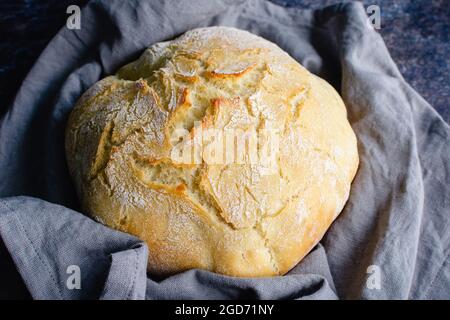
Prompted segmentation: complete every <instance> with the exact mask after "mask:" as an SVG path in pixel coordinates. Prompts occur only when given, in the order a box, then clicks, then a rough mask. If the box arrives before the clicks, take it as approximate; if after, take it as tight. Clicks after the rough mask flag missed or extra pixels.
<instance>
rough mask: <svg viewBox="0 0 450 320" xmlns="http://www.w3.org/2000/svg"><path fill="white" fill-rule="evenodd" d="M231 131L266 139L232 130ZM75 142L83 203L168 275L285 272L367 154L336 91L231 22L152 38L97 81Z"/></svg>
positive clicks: (74, 117)
mask: <svg viewBox="0 0 450 320" xmlns="http://www.w3.org/2000/svg"><path fill="white" fill-rule="evenodd" d="M209 129H214V131H211V130H210V131H208V130H209ZM205 132H213V134H209V135H208V134H205ZM223 132H238V133H239V135H241V136H242V135H243V134H244V136H245V134H247V133H251V134H249V135H247V136H246V137H257V139H258V140H256V142H255V143H253V142H254V141H253V140H252V138H249V139H248V140H245V139H244V140H239V137H238V136H237V135H236V136H233V140H232V141H231V143H230V144H227V143H228V142H230V141H229V140H227V139H225V138H224V137H227V136H226V135H225V134H221V133H223ZM267 132H270V133H275V134H274V135H273V137H278V138H279V140H278V143H277V142H276V141H275V140H276V139H274V140H270V139H269V138H268V137H269V135H268V134H267ZM255 133H256V135H252V134H255ZM219 136H220V137H221V138H220V139H219ZM236 137H237V138H236ZM271 137H272V136H271ZM236 139H237V140H236ZM238 140H239V141H240V142H239V141H238ZM269 140H270V144H269ZM224 141H228V142H224ZM242 141H244V147H242V145H241V147H242V148H240V147H239V143H242ZM252 141H253V142H252ZM274 141H275V142H274ZM252 143H253V144H252ZM211 146H215V147H217V146H224V148H223V149H220V148H217V149H211ZM252 146H253V147H255V148H252ZM208 148H209V149H208ZM207 149H208V150H207ZM185 150H188V151H187V154H188V155H189V156H188V157H185V155H186V153H184V155H183V152H185ZM211 150H215V151H211ZM251 150H256V158H255V157H254V155H253V156H252V155H250V153H251V152H250V151H251ZM263 150H264V152H266V153H264V154H263ZM267 150H269V152H268V153H267ZM269 153H270V154H269ZM66 154H67V160H68V164H69V169H70V172H71V175H72V177H73V179H74V182H75V186H76V189H77V192H78V195H79V198H80V201H81V204H82V206H83V209H84V210H85V211H86V212H88V213H89V214H91V215H92V216H93V217H94V218H96V219H97V220H98V221H100V222H101V223H104V224H105V225H107V226H110V227H112V228H115V229H118V230H121V231H124V232H128V233H131V234H133V235H136V236H137V237H139V238H141V239H142V240H145V241H146V243H147V244H148V247H149V262H148V270H149V271H150V272H151V273H154V274H159V275H168V274H173V273H176V272H180V271H183V270H187V269H191V268H201V269H206V270H210V271H214V272H218V273H222V274H226V275H231V276H245V277H252V276H272V275H282V274H285V273H286V272H287V271H289V270H290V269H291V268H292V267H294V266H295V265H296V264H297V263H298V262H299V261H300V260H301V259H302V258H303V257H304V256H305V255H306V254H307V253H308V252H309V251H310V250H311V249H312V248H313V246H314V245H316V244H317V243H318V241H319V240H320V239H321V238H322V236H323V235H324V233H325V231H326V230H327V228H328V227H329V226H330V224H331V223H332V222H333V220H334V219H335V218H336V217H337V215H338V214H339V212H340V211H341V210H342V208H343V206H344V204H345V202H346V201H347V198H348V195H349V190H350V184H351V181H352V179H353V177H354V176H355V173H356V170H357V167H358V153H357V145H356V137H355V134H354V133H353V131H352V129H351V127H350V125H349V123H348V121H347V118H346V108H345V106H344V104H343V102H342V100H341V98H340V97H339V95H338V94H337V93H336V91H335V90H334V89H333V88H332V87H331V86H330V85H329V84H328V83H327V82H325V81H324V80H322V79H320V78H318V77H316V76H314V75H313V74H311V73H309V72H308V71H307V70H306V69H304V68H303V67H302V66H301V65H300V64H299V63H297V62H296V61H295V60H294V59H292V58H291V57H290V56H289V55H288V54H287V53H285V52H284V51H282V50H281V49H280V48H279V47H278V46H276V45H274V44H273V43H270V42H268V41H266V40H264V39H262V38H260V37H257V36H255V35H253V34H251V33H248V32H246V31H241V30H237V29H232V28H225V27H212V28H202V29H195V30H192V31H189V32H187V33H186V34H184V35H183V36H181V37H179V38H177V39H175V40H173V41H168V42H163V43H158V44H155V45H153V46H151V47H150V48H149V49H147V50H145V52H144V53H143V54H142V55H141V57H140V58H139V59H138V60H136V61H135V62H132V63H130V64H128V65H126V66H124V67H123V68H121V69H120V70H119V71H118V73H117V74H116V75H114V76H109V77H107V78H105V79H103V80H101V81H99V82H97V83H96V84H94V85H93V86H92V87H91V88H90V89H89V90H88V91H87V92H86V93H85V94H84V95H83V96H82V97H81V98H80V100H79V101H78V102H77V104H76V106H75V108H74V109H73V111H72V113H71V115H70V118H69V122H68V125H67V131H66ZM180 155H183V157H181V156H180ZM266 155H267V156H266ZM258 156H259V157H258ZM186 159H187V161H185V160H186Z"/></svg>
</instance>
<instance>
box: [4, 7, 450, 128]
mask: <svg viewBox="0 0 450 320" xmlns="http://www.w3.org/2000/svg"><path fill="white" fill-rule="evenodd" d="M124 1H126V0H124ZM153 1H156V0H153ZM272 1H273V2H275V3H277V4H281V5H284V6H293V7H300V8H319V7H322V6H325V5H330V4H333V3H338V2H342V1H339V0H272ZM86 2H87V0H46V1H45V0H0V35H1V42H0V116H1V115H2V114H3V113H4V111H5V110H6V108H7V107H8V106H9V105H10V103H11V101H12V99H13V98H14V95H15V93H16V91H17V89H18V88H19V86H20V83H21V82H22V80H23V78H24V77H25V75H26V73H27V72H28V70H29V69H30V67H31V66H32V65H33V63H34V62H35V61H36V59H37V57H38V56H39V54H40V52H41V51H42V50H43V49H44V48H45V46H46V45H47V43H48V42H49V41H50V40H51V39H52V37H53V36H54V35H55V33H56V32H57V31H58V30H59V28H61V27H62V26H64V24H65V21H66V19H67V16H68V15H67V14H66V8H67V6H69V5H70V4H77V5H79V6H83V5H84V4H85V3H86ZM363 3H364V5H365V6H366V7H367V6H369V5H372V4H376V5H379V6H380V8H381V30H379V32H380V33H381V35H382V37H383V39H384V41H385V42H386V44H387V46H388V48H389V50H390V53H391V55H392V57H393V59H394V61H395V62H396V63H397V65H398V67H399V69H400V72H401V73H402V74H403V76H404V77H405V79H406V80H407V81H408V82H409V83H410V84H411V85H412V86H413V87H414V88H415V89H416V90H417V91H418V92H419V93H420V94H421V95H422V96H423V97H424V98H425V99H426V100H427V101H428V102H429V103H430V104H431V105H432V106H433V107H434V108H435V109H436V110H437V111H438V112H439V113H440V114H441V115H442V117H443V118H444V119H445V120H446V122H447V123H450V72H449V71H450V70H449V64H450V41H449V31H450V30H449V29H450V28H449V26H450V0H363Z"/></svg>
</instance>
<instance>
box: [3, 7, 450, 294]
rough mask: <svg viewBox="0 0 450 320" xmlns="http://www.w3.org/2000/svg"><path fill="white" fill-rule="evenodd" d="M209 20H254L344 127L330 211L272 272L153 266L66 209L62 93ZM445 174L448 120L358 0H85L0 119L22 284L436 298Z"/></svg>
mask: <svg viewBox="0 0 450 320" xmlns="http://www.w3.org/2000/svg"><path fill="white" fill-rule="evenodd" d="M211 25H226V26H233V27H237V28H241V29H245V30H248V31H251V32H253V33H255V34H257V35H260V36H262V37H264V38H266V39H268V40H270V41H272V42H275V43H277V44H278V45H279V46H280V47H281V48H282V49H284V50H285V51H287V52H288V53H289V54H291V56H293V57H294V58H295V59H296V60H297V61H299V62H300V63H301V64H302V65H304V66H305V67H306V68H307V69H308V70H310V71H311V72H313V73H315V74H318V75H319V76H321V77H323V78H325V79H326V80H327V81H328V82H330V83H331V84H332V85H333V86H334V87H335V88H336V89H337V90H338V91H339V92H340V94H341V95H342V97H343V99H344V102H345V104H346V106H347V109H348V118H349V120H350V122H351V125H352V127H353V129H354V131H355V133H356V135H357V138H358V149H359V154H360V168H359V171H358V174H357V176H356V178H355V180H354V182H353V185H352V190H351V194H350V198H349V201H348V203H347V205H346V207H345V209H344V211H343V212H342V213H341V215H340V216H339V218H338V219H337V220H336V221H335V222H334V224H333V225H332V227H331V229H330V230H329V231H328V232H327V234H326V236H325V238H324V239H323V240H322V241H321V244H319V245H318V246H316V248H315V249H314V250H313V251H312V252H311V253H310V254H309V255H308V256H307V257H306V258H305V259H304V260H303V261H302V262H300V263H299V264H298V265H297V266H296V267H295V268H294V269H293V270H291V272H289V273H288V274H287V275H285V276H281V277H273V278H233V277H226V276H222V275H219V274H214V273H210V272H206V271H202V270H190V271H186V272H183V273H180V274H177V275H174V276H171V277H167V278H165V279H155V278H152V277H151V276H148V275H147V274H146V264H147V247H146V245H145V244H144V243H142V242H141V241H140V240H139V239H137V238H135V237H133V236H131V235H127V234H124V233H121V232H118V231H114V230H112V229H109V228H107V227H105V226H102V225H101V224H99V223H97V222H95V221H93V220H91V219H90V218H88V217H87V216H85V215H83V214H82V213H79V212H77V211H79V206H78V202H77V198H76V194H75V192H74V189H73V186H72V182H71V179H70V177H69V175H68V170H67V166H66V161H65V153H64V129H65V124H66V121H67V117H68V114H69V113H70V110H71V108H72V107H73V105H74V103H75V101H76V100H77V99H78V98H79V97H80V95H81V94H82V93H83V92H84V91H85V90H86V89H87V88H88V87H89V86H91V85H92V84H93V83H95V82H96V81H98V80H99V79H101V78H102V77H104V76H106V75H108V74H112V73H114V72H115V71H116V69H117V68H118V67H119V66H121V65H123V64H125V63H126V62H128V61H131V60H133V59H135V58H137V57H138V56H139V54H140V53H141V52H142V50H144V49H145V48H147V47H148V46H150V45H151V44H153V43H155V42H159V41H162V40H167V39H171V38H173V37H174V36H177V35H179V34H181V33H183V32H185V31H187V30H189V29H192V28H195V27H201V26H211ZM449 186H450V128H449V127H448V126H447V125H446V124H445V123H444V121H443V120H442V119H441V118H440V117H439V115H437V113H436V112H435V111H434V110H433V109H432V108H431V107H430V106H429V105H428V104H427V102H426V101H424V100H423V99H422V98H421V97H420V96H419V95H418V94H417V93H416V92H415V91H414V90H413V89H412V88H411V87H410V86H409V85H408V84H407V83H406V82H405V81H404V79H403V78H402V76H401V74H400V73H399V71H398V69H397V68H396V66H395V64H394V62H393V61H392V59H391V58H390V56H389V53H388V51H387V49H386V47H385V45H384V43H383V40H382V39H381V37H380V36H379V34H378V33H377V32H376V31H374V30H373V29H372V28H371V27H370V25H369V23H368V20H367V16H366V14H365V10H364V8H363V6H362V5H361V4H360V3H347V4H341V5H334V6H331V7H327V8H325V9H322V10H315V11H313V10H299V9H295V8H283V7H280V6H277V5H275V4H273V3H270V2H267V1H262V0H249V1H243V0H241V1H231V0H195V1H191V0H181V1H176V0H166V1H137V0H136V1H119V0H114V1H107V0H97V1H91V2H90V3H88V4H87V6H86V7H85V8H84V9H83V10H82V12H81V29H80V30H76V29H75V30H69V29H67V28H63V29H62V30H61V31H60V32H59V33H58V34H57V35H56V37H55V38H54V39H53V40H52V41H51V42H50V43H49V45H48V47H47V48H46V49H45V50H44V52H43V53H42V55H41V56H40V58H39V59H38V61H37V62H36V64H35V66H34V67H33V69H32V70H31V72H30V73H29V75H28V76H27V78H26V79H25V81H24V82H23V84H22V87H21V88H20V90H19V92H18V94H17V96H16V98H15V100H14V103H13V105H12V106H11V107H10V109H9V111H8V112H7V114H6V115H5V116H4V117H3V118H2V119H1V120H0V197H3V199H1V200H0V236H1V238H2V239H3V241H4V243H5V245H6V247H7V249H8V251H9V253H10V254H11V256H12V259H13V261H14V263H15V265H16V266H17V269H18V271H19V273H20V275H21V276H22V278H23V280H24V282H25V284H26V286H27V288H28V290H29V291H30V293H31V295H32V297H33V298H36V299H97V298H103V299H144V298H147V299H214V298H216V299H228V298H230V299H231V298H234V299H239V298H255V299H337V298H341V299H380V298H395V299H407V298H410V299H439V298H447V299H448V298H450V268H449V248H450V233H449V232H448V230H450V187H449ZM324 196H326V195H324ZM150 263H151V261H150Z"/></svg>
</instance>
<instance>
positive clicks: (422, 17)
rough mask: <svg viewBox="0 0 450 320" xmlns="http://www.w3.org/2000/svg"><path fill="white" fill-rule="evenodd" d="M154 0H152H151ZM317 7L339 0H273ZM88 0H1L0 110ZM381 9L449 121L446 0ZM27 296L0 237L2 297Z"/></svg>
mask: <svg viewBox="0 0 450 320" xmlns="http://www.w3.org/2000/svg"><path fill="white" fill-rule="evenodd" d="M152 1H155V0H152ZM272 1H273V2H275V3H278V4H281V5H285V6H295V7H300V8H319V7H322V6H325V5H329V4H334V3H337V2H340V1H339V0H322V1H318V0H272ZM86 2H87V0H46V1H43V0H0V34H1V41H0V115H2V114H3V113H4V112H5V110H6V108H7V107H8V106H9V105H10V103H11V101H12V99H13V98H14V95H15V94H16V92H17V90H18V88H19V87H20V84H21V82H22V80H23V79H24V77H25V75H26V73H27V72H28V71H29V69H30V68H31V66H32V65H33V63H34V62H35V61H36V59H37V57H38V56H39V54H40V53H41V52H42V50H43V49H44V48H45V46H46V45H47V43H48V42H49V41H50V40H51V39H52V37H53V36H54V35H55V34H56V32H57V31H58V30H59V29H60V28H61V27H62V26H64V24H65V21H66V19H67V16H68V15H67V14H66V9H67V7H68V6H69V5H71V4H77V5H79V6H83V5H84V4H85V3H86ZM363 3H364V4H365V6H366V7H367V6H369V5H371V4H376V5H379V6H380V9H381V30H379V32H380V33H381V35H382V37H383V39H384V41H385V42H386V44H387V46H388V48H389V50H390V53H391V55H392V57H393V59H394V61H395V62H396V63H397V65H398V67H399V69H400V72H401V73H402V74H403V76H404V77H405V79H406V80H407V81H408V82H409V83H410V84H411V85H412V86H413V87H414V88H415V89H416V90H417V91H418V92H419V93H420V94H421V95H422V96H423V97H424V98H425V99H426V100H427V101H428V102H429V103H430V104H431V105H432V106H433V107H434V108H435V109H436V110H437V111H438V112H439V113H440V114H441V115H442V117H443V118H444V119H445V120H446V122H447V123H450V97H449V95H450V72H449V71H450V70H449V64H450V41H449V29H450V28H449V25H450V2H449V0H397V1H394V0H363ZM4 298H30V296H29V294H28V292H27V290H26V289H25V286H24V285H23V283H21V281H20V276H19V275H18V273H17V272H16V271H15V270H14V267H13V262H12V261H11V259H10V257H9V255H8V252H7V250H6V248H5V247H4V245H3V243H2V242H1V241H0V299H4Z"/></svg>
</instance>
